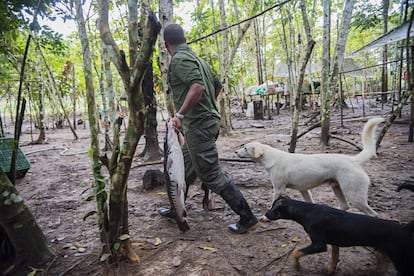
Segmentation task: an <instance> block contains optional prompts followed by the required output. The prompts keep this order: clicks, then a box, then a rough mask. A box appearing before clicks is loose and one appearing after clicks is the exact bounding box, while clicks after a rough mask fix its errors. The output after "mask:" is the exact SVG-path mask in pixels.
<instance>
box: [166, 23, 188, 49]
mask: <svg viewBox="0 0 414 276" xmlns="http://www.w3.org/2000/svg"><path fill="white" fill-rule="evenodd" d="M164 40H165V42H167V43H170V44H173V45H179V44H183V43H185V36H184V30H183V28H182V27H181V26H180V25H178V24H169V25H167V26H166V27H165V29H164Z"/></svg>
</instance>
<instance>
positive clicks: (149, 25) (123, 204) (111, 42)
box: [97, 0, 161, 261]
mask: <svg viewBox="0 0 414 276" xmlns="http://www.w3.org/2000/svg"><path fill="white" fill-rule="evenodd" d="M97 2H98V6H99V9H98V10H99V19H98V26H99V31H100V34H101V38H102V40H103V41H104V42H105V44H107V45H108V46H109V47H111V48H112V51H111V53H112V57H111V59H112V61H113V62H114V64H115V66H116V68H117V70H118V72H119V74H120V76H121V79H122V81H123V84H124V87H125V89H126V94H127V99H128V109H129V116H128V120H129V121H128V127H127V129H126V132H125V137H124V140H123V143H122V145H121V147H120V149H119V154H118V152H115V151H114V150H113V153H112V155H113V156H111V161H110V164H109V165H108V169H110V171H111V172H113V174H112V175H111V187H110V195H109V218H110V220H109V244H110V249H111V253H112V255H113V256H114V257H116V256H118V255H124V256H126V257H128V258H129V259H130V260H133V261H138V260H139V257H138V255H137V254H136V253H135V252H134V251H133V250H132V249H131V241H130V239H129V229H128V228H129V225H128V208H127V202H128V201H127V196H126V195H127V181H128V176H129V172H130V169H131V164H132V159H133V157H134V154H135V151H136V147H137V144H138V141H139V139H140V138H141V136H142V134H143V133H144V128H145V116H146V110H145V105H144V96H143V93H142V85H141V83H142V81H143V78H144V76H145V72H146V70H147V68H148V66H149V62H150V58H151V54H152V52H153V50H154V45H155V42H156V39H157V36H158V33H159V31H160V29H161V25H160V23H159V22H158V20H157V18H156V17H155V15H154V13H153V12H152V11H151V10H150V8H149V6H150V5H149V3H148V1H142V2H141V4H142V5H143V9H145V12H142V13H141V18H142V19H145V22H144V20H142V21H141V22H142V25H140V24H138V22H137V18H138V5H137V1H136V0H135V1H132V0H131V1H129V2H128V18H129V22H128V33H129V57H130V58H129V64H130V65H128V63H127V62H126V57H125V56H126V54H125V52H124V51H121V50H119V47H118V45H117V43H116V42H115V39H114V38H113V36H112V33H111V30H110V27H109V1H108V0H98V1H97ZM138 26H140V29H139V30H138ZM139 33H141V34H142V39H141V38H140V37H138V34H139ZM140 42H141V44H140ZM138 48H139V49H140V51H139V52H138ZM130 66H131V67H130ZM114 140H115V139H114ZM114 144H115V143H114ZM115 149H116V148H115ZM116 150H117V149H116ZM114 156H115V157H116V159H115V158H114Z"/></svg>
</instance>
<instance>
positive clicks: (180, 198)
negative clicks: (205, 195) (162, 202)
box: [164, 121, 190, 232]
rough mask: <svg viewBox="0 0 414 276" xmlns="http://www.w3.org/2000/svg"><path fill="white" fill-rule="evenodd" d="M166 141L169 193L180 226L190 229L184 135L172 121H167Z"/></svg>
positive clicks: (166, 171) (184, 229) (165, 167)
mask: <svg viewBox="0 0 414 276" xmlns="http://www.w3.org/2000/svg"><path fill="white" fill-rule="evenodd" d="M166 130H167V133H166V135H165V141H164V174H165V177H166V180H167V193H168V198H169V200H170V203H171V208H172V210H174V211H175V213H176V221H177V225H178V228H179V229H180V230H181V231H182V232H185V231H187V230H190V226H189V225H188V222H187V219H186V216H187V212H186V210H185V202H184V201H185V191H186V183H185V166H184V157H183V152H182V151H181V145H182V144H183V143H184V137H183V135H182V134H181V133H180V132H177V131H176V130H175V128H174V127H173V125H172V122H171V121H168V122H167V126H166Z"/></svg>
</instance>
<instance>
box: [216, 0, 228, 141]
mask: <svg viewBox="0 0 414 276" xmlns="http://www.w3.org/2000/svg"><path fill="white" fill-rule="evenodd" d="M218 3H219V11H220V28H221V29H225V30H224V31H223V32H222V36H221V47H222V51H221V53H222V58H221V59H220V60H221V68H222V72H224V70H225V68H226V67H227V66H228V64H229V63H230V62H229V40H228V30H227V29H226V27H227V22H226V13H225V6H224V1H223V0H219V2H218ZM222 84H223V89H222V90H221V92H220V95H219V104H220V107H219V109H220V115H221V126H222V133H221V134H222V135H229V134H230V132H231V110H230V99H229V93H230V86H229V80H228V78H227V77H224V78H223V80H222Z"/></svg>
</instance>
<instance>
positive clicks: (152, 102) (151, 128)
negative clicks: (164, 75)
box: [140, 62, 162, 162]
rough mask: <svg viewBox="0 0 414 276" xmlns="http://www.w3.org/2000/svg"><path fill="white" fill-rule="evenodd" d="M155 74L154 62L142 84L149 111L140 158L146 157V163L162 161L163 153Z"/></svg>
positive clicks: (150, 64)
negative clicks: (160, 141) (143, 146)
mask: <svg viewBox="0 0 414 276" xmlns="http://www.w3.org/2000/svg"><path fill="white" fill-rule="evenodd" d="M153 79H154V72H153V68H152V62H150V63H149V66H148V69H147V73H146V74H145V77H144V80H143V82H142V91H143V92H144V101H145V107H146V109H147V120H146V121H145V134H144V137H145V148H144V150H143V152H142V153H141V154H140V156H143V157H144V161H146V162H149V161H155V160H160V159H161V157H162V151H161V149H160V147H159V144H158V133H157V126H158V122H157V101H156V99H155V91H154V81H153Z"/></svg>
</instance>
